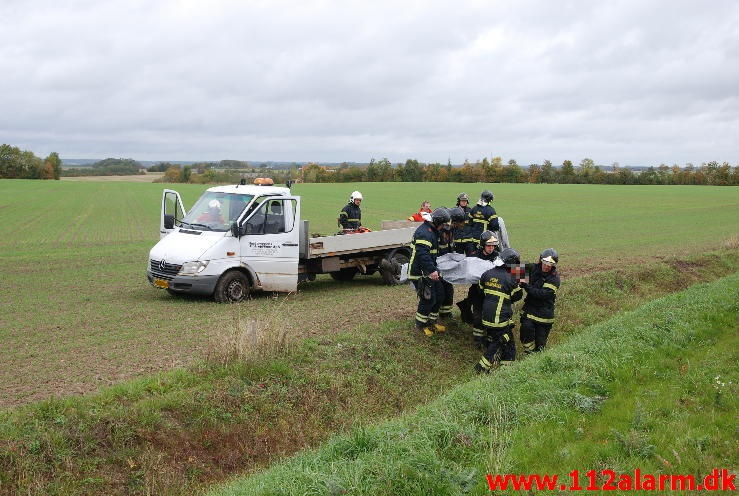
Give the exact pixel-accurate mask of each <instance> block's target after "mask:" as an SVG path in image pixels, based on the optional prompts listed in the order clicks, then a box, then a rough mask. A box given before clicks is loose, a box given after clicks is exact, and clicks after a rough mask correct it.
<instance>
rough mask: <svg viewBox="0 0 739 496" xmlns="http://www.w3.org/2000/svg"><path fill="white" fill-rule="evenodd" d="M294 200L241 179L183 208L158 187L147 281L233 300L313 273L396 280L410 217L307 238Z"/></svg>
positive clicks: (286, 192)
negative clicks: (403, 222) (386, 225)
mask: <svg viewBox="0 0 739 496" xmlns="http://www.w3.org/2000/svg"><path fill="white" fill-rule="evenodd" d="M300 201H301V200H300V197H299V196H293V195H291V192H290V189H289V188H286V187H276V186H262V185H247V184H243V181H242V184H239V185H232V186H216V187H213V188H209V189H207V190H206V191H205V192H204V193H203V194H202V196H201V197H200V198H199V199H198V201H197V202H195V205H194V206H193V208H192V209H191V210H190V212H186V211H185V209H184V206H183V204H182V199H181V197H180V195H179V193H177V192H176V191H173V190H170V189H165V190H164V191H163V194H162V208H161V218H160V231H159V232H160V240H159V242H158V243H157V244H156V245H155V246H154V247H153V248H152V249H151V251H150V252H149V263H148V265H147V270H146V275H147V279H148V281H149V283H150V284H152V285H153V286H155V287H157V288H162V289H166V290H167V291H169V292H170V293H171V294H198V295H204V296H210V297H213V298H214V299H215V300H216V301H217V302H222V303H226V302H231V303H235V302H240V301H242V300H244V299H245V298H247V297H248V295H249V293H250V292H251V291H255V290H261V291H275V292H292V291H295V290H296V289H297V286H298V283H299V282H302V281H310V280H313V279H315V277H316V275H317V274H330V275H331V277H333V278H334V279H336V280H350V279H352V278H353V277H354V276H355V275H357V274H364V275H371V274H374V273H375V272H378V271H379V272H380V274H381V276H382V278H383V280H384V281H385V282H386V283H388V284H398V282H399V274H398V273H397V271H396V270H395V269H394V268H397V267H400V265H402V264H404V263H407V262H408V259H409V257H410V253H411V250H410V242H411V238H412V236H413V232H414V231H415V229H416V226H417V224H416V225H412V226H411V227H402V228H398V229H385V230H381V231H372V232H366V233H357V234H342V235H334V236H313V237H311V236H310V234H309V225H308V221H307V220H302V219H301V217H300ZM383 260H387V262H389V263H387V262H383Z"/></svg>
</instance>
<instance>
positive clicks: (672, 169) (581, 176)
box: [299, 157, 739, 186]
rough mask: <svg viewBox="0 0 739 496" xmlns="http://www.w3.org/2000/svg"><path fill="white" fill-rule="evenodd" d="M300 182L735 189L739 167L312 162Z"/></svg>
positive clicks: (589, 162)
mask: <svg viewBox="0 0 739 496" xmlns="http://www.w3.org/2000/svg"><path fill="white" fill-rule="evenodd" d="M299 179H300V180H302V181H303V182H306V183H334V182H363V181H370V182H377V181H379V182H384V181H405V182H458V183H475V182H487V183H559V184H707V185H715V186H736V185H739V167H737V166H735V167H731V166H730V165H729V163H728V162H724V163H722V164H719V163H718V162H716V161H713V162H707V163H703V164H701V165H700V166H698V167H695V166H693V164H687V165H686V166H685V167H680V166H678V165H672V166H668V165H665V164H662V165H660V166H658V167H649V168H648V169H646V170H643V171H637V172H635V171H633V170H632V169H630V168H628V167H621V166H619V164H618V163H614V164H612V165H610V166H607V167H606V166H601V165H596V164H595V162H594V161H593V160H592V159H589V158H585V159H583V160H582V161H581V162H580V164H579V165H578V166H575V165H574V164H573V163H572V162H571V161H569V160H565V161H564V162H563V163H562V165H561V166H558V167H555V166H554V165H553V164H552V163H551V162H550V161H549V160H545V161H544V163H542V164H530V165H528V166H525V167H523V166H520V165H519V164H518V163H516V161H515V160H509V161H508V163H506V164H504V163H503V160H502V159H501V158H500V157H494V158H493V159H492V160H488V159H487V157H486V158H483V159H482V160H479V161H477V162H474V163H470V162H468V161H465V163H464V165H463V166H461V167H453V166H452V165H451V164H446V165H442V164H439V163H435V164H424V163H421V162H419V161H418V160H412V159H409V160H406V162H405V164H396V165H393V164H391V163H390V161H388V160H387V159H385V158H384V159H382V160H380V161H375V160H374V159H372V160H371V161H370V163H369V165H365V166H350V165H347V164H341V165H340V166H338V167H327V166H322V165H319V164H316V163H312V164H309V165H307V166H304V167H302V168H301V169H300V175H299Z"/></svg>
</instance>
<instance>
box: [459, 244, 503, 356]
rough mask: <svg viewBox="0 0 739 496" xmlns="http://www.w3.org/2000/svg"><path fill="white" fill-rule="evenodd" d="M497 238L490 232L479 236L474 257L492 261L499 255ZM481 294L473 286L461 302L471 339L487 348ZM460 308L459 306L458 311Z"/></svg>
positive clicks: (476, 286) (475, 285)
mask: <svg viewBox="0 0 739 496" xmlns="http://www.w3.org/2000/svg"><path fill="white" fill-rule="evenodd" d="M498 246H499V243H498V238H496V237H495V234H493V233H492V231H485V232H483V233H482V234H481V235H480V244H479V246H478V248H477V250H476V251H475V256H476V257H477V258H480V259H482V260H487V261H488V262H492V261H494V260H495V259H496V258H498V255H500V251H499V249H498ZM483 296H484V294H483V292H482V291H481V290H480V286H479V284H473V285H472V286H470V289H469V290H468V291H467V299H466V300H463V302H464V303H463V302H460V303H463V304H464V305H465V307H466V309H465V310H464V311H465V312H468V313H466V314H465V315H466V316H467V317H468V318H469V319H470V325H471V326H472V339H473V340H474V341H475V343H476V344H477V345H478V346H485V347H486V346H487V340H486V333H485V331H484V330H483V328H482V302H483ZM461 309H462V306H461V305H460V310H461ZM463 320H464V319H463Z"/></svg>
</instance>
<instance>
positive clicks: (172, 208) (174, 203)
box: [159, 189, 187, 239]
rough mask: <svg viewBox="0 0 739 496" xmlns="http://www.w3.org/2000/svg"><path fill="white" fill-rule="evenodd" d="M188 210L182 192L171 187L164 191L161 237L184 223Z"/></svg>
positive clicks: (160, 226)
mask: <svg viewBox="0 0 739 496" xmlns="http://www.w3.org/2000/svg"><path fill="white" fill-rule="evenodd" d="M186 214H187V212H186V211H185V207H183V206H182V198H180V194H179V193H178V192H176V191H174V190H171V189H165V190H164V192H163V193H162V212H161V216H160V219H159V239H162V238H163V237H165V236H166V235H167V234H169V233H171V232H172V231H174V230H175V228H176V227H179V226H180V224H182V219H184V218H185V215H186Z"/></svg>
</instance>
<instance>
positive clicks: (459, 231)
mask: <svg viewBox="0 0 739 496" xmlns="http://www.w3.org/2000/svg"><path fill="white" fill-rule="evenodd" d="M459 208H461V209H462V210H464V224H462V226H461V227H458V228H456V229H452V236H453V237H454V243H456V244H458V245H462V244H465V243H471V242H474V241H475V239H473V238H472V237H471V235H470V222H471V217H470V207H469V206H466V207H462V206H460V207H459ZM478 239H479V238H478Z"/></svg>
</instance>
